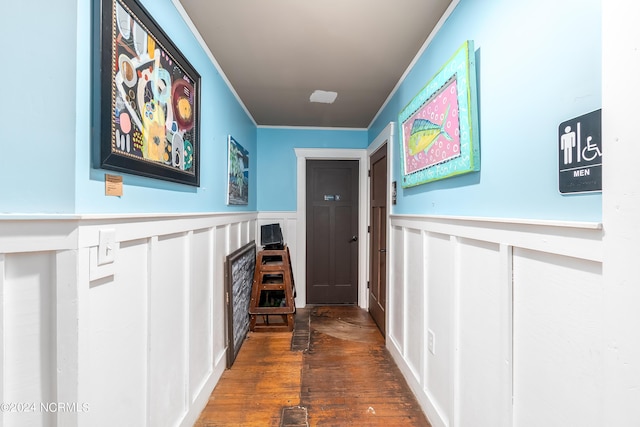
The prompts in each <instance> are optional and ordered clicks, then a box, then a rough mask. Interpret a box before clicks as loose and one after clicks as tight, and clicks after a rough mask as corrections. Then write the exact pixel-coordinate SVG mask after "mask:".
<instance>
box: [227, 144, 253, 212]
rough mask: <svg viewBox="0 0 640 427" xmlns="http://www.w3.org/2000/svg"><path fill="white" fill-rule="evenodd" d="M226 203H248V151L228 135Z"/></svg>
mask: <svg viewBox="0 0 640 427" xmlns="http://www.w3.org/2000/svg"><path fill="white" fill-rule="evenodd" d="M227 169H228V172H229V174H228V180H227V204H228V205H247V204H249V152H248V151H247V150H246V149H245V148H244V147H243V146H242V145H240V144H239V143H238V141H236V140H235V139H233V137H232V136H231V135H229V150H228V166H227Z"/></svg>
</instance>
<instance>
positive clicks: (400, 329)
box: [386, 227, 406, 357]
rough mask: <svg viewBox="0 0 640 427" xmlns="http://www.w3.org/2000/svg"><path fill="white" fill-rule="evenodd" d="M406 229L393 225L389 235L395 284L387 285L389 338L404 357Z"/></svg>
mask: <svg viewBox="0 0 640 427" xmlns="http://www.w3.org/2000/svg"><path fill="white" fill-rule="evenodd" d="M403 234H404V231H403V229H402V228H400V227H392V228H391V233H390V236H389V242H390V245H391V246H390V248H389V250H388V256H389V259H390V263H389V276H390V277H392V278H393V286H389V285H387V293H388V297H387V301H388V305H389V306H388V309H387V313H386V316H387V321H388V323H389V324H388V325H387V331H388V332H387V339H388V340H389V341H390V342H392V343H393V348H395V349H397V350H398V351H399V352H400V353H401V356H402V357H404V348H405V346H404V343H405V339H404V334H405V331H406V326H405V323H404V312H403V311H402V309H401V308H404V306H405V297H404V289H405V280H406V276H405V272H406V267H405V262H406V257H405V253H406V252H405V248H404V235H403Z"/></svg>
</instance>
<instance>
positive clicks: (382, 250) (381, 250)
mask: <svg viewBox="0 0 640 427" xmlns="http://www.w3.org/2000/svg"><path fill="white" fill-rule="evenodd" d="M378 252H381V253H386V252H387V250H386V249H384V248H383V249H379V250H378Z"/></svg>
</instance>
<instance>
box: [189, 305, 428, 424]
mask: <svg viewBox="0 0 640 427" xmlns="http://www.w3.org/2000/svg"><path fill="white" fill-rule="evenodd" d="M295 321H296V323H295V330H294V332H293V333H288V332H267V333H265V332H249V334H248V335H247V338H246V340H245V342H244V344H243V346H242V348H241V349H240V352H239V354H238V356H237V358H236V360H235V363H234V364H233V366H232V367H231V369H229V370H226V371H225V372H224V374H223V376H222V378H221V379H220V382H219V383H218V384H217V386H216V388H215V389H214V391H213V393H212V394H211V397H210V398H209V402H208V404H207V406H206V408H205V409H204V410H203V411H202V413H201V415H200V418H199V419H198V421H197V422H196V424H195V426H196V427H213V426H243V427H244V426H260V427H262V426H272V427H299V426H336V427H338V426H352V425H357V426H396V425H402V426H425V427H429V426H430V424H429V422H428V421H427V419H426V417H425V415H424V413H423V412H422V410H421V408H420V406H419V405H418V402H417V401H416V399H415V397H414V396H413V394H412V392H411V390H410V389H409V387H408V386H407V384H406V382H405V380H404V378H403V377H402V375H401V373H400V371H399V369H398V368H397V366H396V365H395V363H394V362H393V360H392V359H391V356H390V355H389V353H388V351H387V350H386V348H385V346H384V339H383V337H382V335H381V334H380V332H379V331H378V329H377V328H376V326H375V324H374V323H373V320H372V319H371V317H370V316H369V314H368V313H367V312H366V311H363V310H362V309H360V308H357V307H351V306H349V307H345V306H338V307H337V306H333V307H313V308H305V309H298V311H297V313H296V320H295Z"/></svg>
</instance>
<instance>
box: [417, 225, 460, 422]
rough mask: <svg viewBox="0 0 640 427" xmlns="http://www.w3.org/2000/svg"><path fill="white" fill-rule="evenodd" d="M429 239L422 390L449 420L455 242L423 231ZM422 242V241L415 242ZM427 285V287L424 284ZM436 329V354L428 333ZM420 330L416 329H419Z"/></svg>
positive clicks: (437, 234) (446, 237) (443, 236)
mask: <svg viewBox="0 0 640 427" xmlns="http://www.w3.org/2000/svg"><path fill="white" fill-rule="evenodd" d="M423 236H424V237H425V238H426V239H427V242H426V246H427V254H428V258H426V259H424V260H423V264H424V265H425V266H426V271H427V274H426V281H425V282H424V283H423V284H422V286H424V287H425V288H426V292H427V322H426V324H425V326H426V330H424V329H423V330H422V334H423V336H424V341H423V342H424V345H425V354H426V355H427V369H426V373H425V376H426V378H427V381H426V383H425V384H423V389H425V390H428V392H429V395H430V396H431V400H432V405H433V406H434V407H435V408H436V409H437V410H438V413H439V414H441V416H442V417H443V418H444V419H445V420H447V419H448V418H449V417H450V416H451V415H450V414H451V408H452V395H451V393H452V390H453V384H452V379H453V377H452V364H451V358H452V355H453V348H452V343H453V340H452V333H453V325H452V321H453V319H454V316H453V300H452V295H453V287H454V280H455V276H454V273H455V270H454V260H453V256H454V245H453V243H452V242H451V239H450V237H449V236H447V235H444V234H440V233H424V234H423ZM415 244H418V245H422V244H423V243H422V242H415ZM425 285H426V286H425ZM430 331H431V332H433V338H434V344H435V345H434V350H435V351H434V353H432V352H430V351H429V350H428V344H429V343H428V340H429V332H430ZM416 333H417V331H416Z"/></svg>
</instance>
